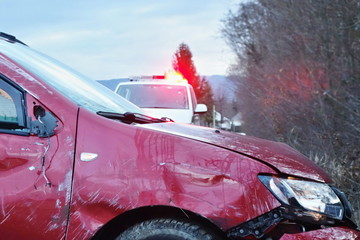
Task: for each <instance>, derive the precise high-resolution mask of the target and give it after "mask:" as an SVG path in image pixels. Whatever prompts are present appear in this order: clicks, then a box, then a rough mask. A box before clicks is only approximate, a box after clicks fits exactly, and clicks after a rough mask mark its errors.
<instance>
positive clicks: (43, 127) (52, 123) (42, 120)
mask: <svg viewBox="0 0 360 240" xmlns="http://www.w3.org/2000/svg"><path fill="white" fill-rule="evenodd" d="M34 115H35V117H36V119H37V120H34V121H32V122H31V133H32V134H35V135H38V136H39V137H43V138H45V137H51V136H53V135H55V128H56V127H57V126H58V125H57V121H58V120H57V119H56V118H55V117H54V115H52V114H51V113H50V112H46V111H45V109H44V108H43V107H41V106H35V107H34Z"/></svg>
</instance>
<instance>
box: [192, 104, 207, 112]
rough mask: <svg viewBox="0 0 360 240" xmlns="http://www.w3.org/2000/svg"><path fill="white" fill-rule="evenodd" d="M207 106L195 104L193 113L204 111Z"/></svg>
mask: <svg viewBox="0 0 360 240" xmlns="http://www.w3.org/2000/svg"><path fill="white" fill-rule="evenodd" d="M206 112H207V107H206V105H205V104H201V103H200V104H197V105H196V108H195V113H206Z"/></svg>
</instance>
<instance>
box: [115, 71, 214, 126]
mask: <svg viewBox="0 0 360 240" xmlns="http://www.w3.org/2000/svg"><path fill="white" fill-rule="evenodd" d="M115 92H116V93H117V94H119V95H121V96H122V97H124V98H125V99H127V100H129V101H130V102H132V103H134V104H135V105H137V106H138V107H140V108H142V109H143V110H144V111H145V112H146V113H147V114H148V115H149V116H152V117H156V118H162V117H166V118H170V119H172V120H173V121H175V122H179V123H194V114H197V113H204V112H206V111H207V107H206V105H205V104H197V102H196V97H195V94H194V90H193V88H192V86H191V85H190V84H188V83H187V81H186V80H185V81H181V82H172V81H168V80H166V79H158V78H155V79H154V78H151V79H144V78H142V79H135V80H133V79H132V80H131V81H129V82H121V83H119V84H118V86H117V87H116V89H115Z"/></svg>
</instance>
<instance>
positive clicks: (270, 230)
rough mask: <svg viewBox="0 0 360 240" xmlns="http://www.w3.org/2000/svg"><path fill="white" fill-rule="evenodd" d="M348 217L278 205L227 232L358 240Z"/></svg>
mask: <svg viewBox="0 0 360 240" xmlns="http://www.w3.org/2000/svg"><path fill="white" fill-rule="evenodd" d="M355 228H356V225H355V224H354V223H353V222H352V221H351V220H350V219H344V220H342V221H338V220H336V221H335V220H332V219H328V218H326V217H324V216H322V217H321V218H320V217H319V218H318V214H315V215H314V213H312V212H309V211H302V210H299V209H289V208H285V207H279V208H277V209H274V210H272V211H270V212H268V213H265V214H263V215H261V216H258V217H257V218H254V219H251V220H249V221H247V222H244V223H241V224H239V225H237V226H235V227H233V228H231V229H229V230H228V231H227V232H226V235H227V237H228V238H229V239H271V240H275V239H276V240H283V239H286V240H290V239H294V240H307V239H314V240H360V231H359V230H356V229H355Z"/></svg>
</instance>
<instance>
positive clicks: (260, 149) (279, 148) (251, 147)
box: [138, 123, 331, 182]
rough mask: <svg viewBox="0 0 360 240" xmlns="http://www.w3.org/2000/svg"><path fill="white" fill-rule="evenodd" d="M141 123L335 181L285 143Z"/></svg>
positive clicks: (289, 171)
mask: <svg viewBox="0 0 360 240" xmlns="http://www.w3.org/2000/svg"><path fill="white" fill-rule="evenodd" d="M138 126H139V127H142V128H147V129H152V130H156V131H161V132H165V133H169V134H174V135H178V136H182V137H186V138H190V139H194V140H197V141H201V142H205V143H208V144H212V145H215V146H218V147H221V148H225V149H229V150H231V151H236V152H238V153H240V154H244V155H247V156H249V157H251V158H254V159H256V160H258V161H261V162H263V163H265V164H267V165H270V166H272V167H273V168H276V169H277V170H278V171H279V172H281V173H283V174H289V175H293V176H299V177H303V178H308V179H312V180H315V181H320V182H331V179H330V177H329V175H328V174H327V173H325V172H324V171H323V170H322V169H321V168H319V167H318V166H317V165H315V164H314V163H313V162H312V161H311V160H309V159H308V158H307V157H305V156H304V155H302V154H301V153H300V152H298V151H296V150H295V149H293V148H291V147H289V146H288V145H286V144H284V143H279V142H273V141H269V140H264V139H259V138H255V137H251V136H244V135H240V134H236V133H232V132H227V131H220V130H217V129H214V128H206V127H199V126H194V125H190V124H178V123H159V124H143V125H138Z"/></svg>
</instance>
